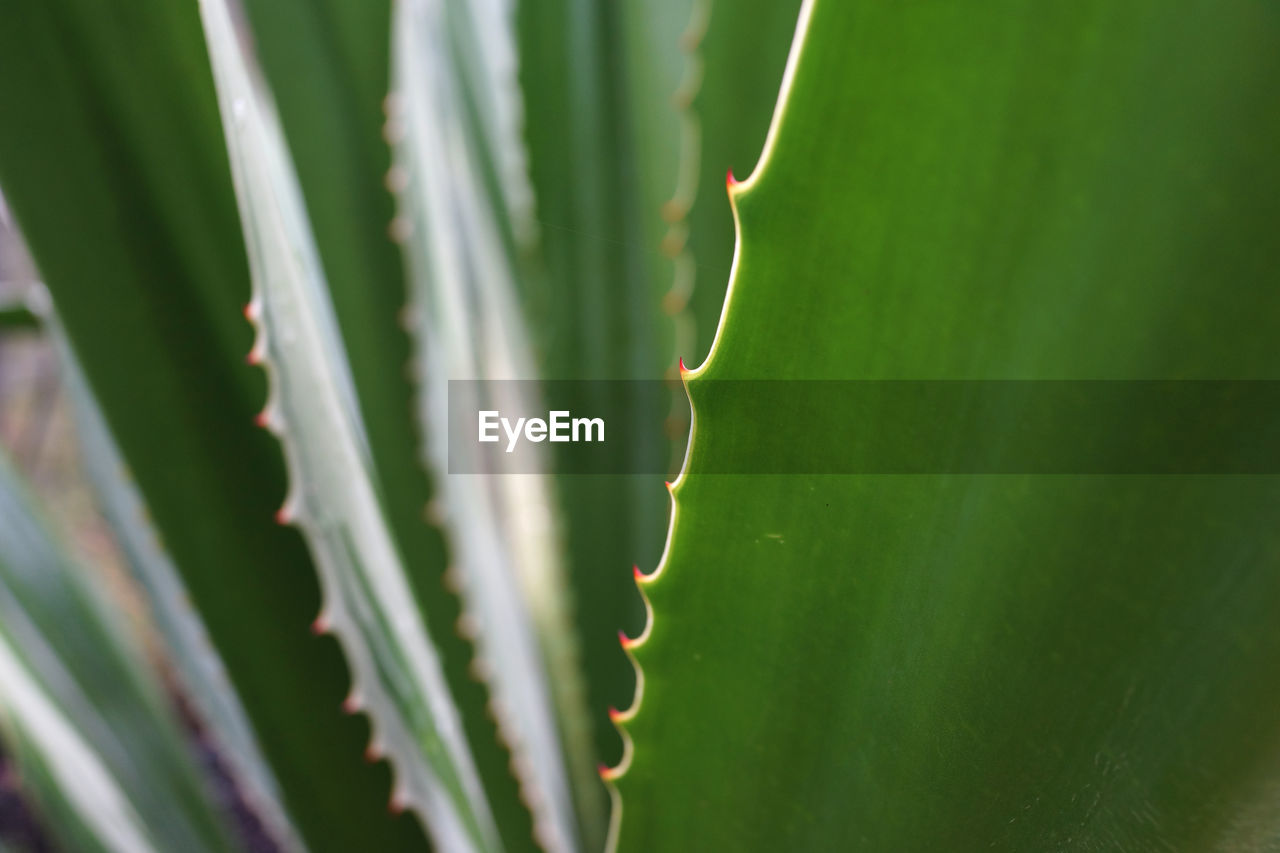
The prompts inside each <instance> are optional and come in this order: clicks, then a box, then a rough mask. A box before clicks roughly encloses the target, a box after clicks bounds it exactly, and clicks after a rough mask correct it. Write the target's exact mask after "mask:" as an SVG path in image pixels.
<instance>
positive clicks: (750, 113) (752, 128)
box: [669, 0, 800, 364]
mask: <svg viewBox="0 0 1280 853" xmlns="http://www.w3.org/2000/svg"><path fill="white" fill-rule="evenodd" d="M709 7H710V8H709V10H708V12H707V14H706V22H705V24H704V26H703V31H702V32H701V33H700V35H701V37H700V38H699V39H698V41H697V43H696V46H694V47H693V50H694V51H695V55H696V56H697V57H698V60H699V61H698V67H699V70H700V73H699V75H698V79H697V88H696V91H694V92H687V90H682V95H684V94H686V92H687V94H690V95H692V96H693V102H692V106H690V107H689V115H690V116H691V117H692V118H693V119H694V120H695V121H696V122H697V127H698V141H699V146H698V151H697V152H696V154H695V156H696V157H697V158H698V163H697V165H696V166H694V167H692V168H689V167H688V166H686V167H685V168H686V169H688V170H689V171H690V172H692V177H691V178H683V177H682V179H683V180H693V181H696V188H695V189H686V188H684V187H683V186H682V187H681V190H682V191H681V195H683V194H687V195H688V196H689V197H688V198H687V199H686V200H685V205H684V207H685V208H686V213H685V227H686V228H687V229H688V241H687V244H686V248H685V254H684V255H683V256H682V259H678V260H677V261H676V265H677V271H676V274H677V276H680V278H678V279H677V280H676V282H675V284H674V288H673V289H674V290H675V291H676V293H677V294H678V295H679V296H681V297H682V298H683V301H685V303H686V304H687V306H688V307H687V309H685V312H682V313H687V315H688V316H689V318H690V319H691V321H692V322H691V324H690V326H691V329H692V334H691V335H690V338H691V340H688V341H687V342H681V344H678V345H677V352H678V354H679V355H680V356H681V357H683V358H684V361H685V363H686V364H697V363H698V362H699V361H701V360H702V359H703V358H705V357H706V354H707V350H708V349H709V348H710V346H711V339H712V338H713V337H714V336H715V332H716V327H717V326H718V325H719V323H720V312H721V309H722V308H723V306H724V293H725V286H726V285H727V284H728V282H729V267H730V265H731V264H732V262H733V246H734V229H733V214H732V213H730V211H729V203H728V200H727V199H726V198H725V194H724V180H725V173H726V172H729V171H732V170H734V169H737V170H738V173H739V174H746V170H747V168H748V167H749V166H750V165H751V164H752V163H754V162H755V159H756V157H757V155H759V153H760V148H761V146H762V145H763V144H764V139H765V134H766V132H767V131H768V129H769V118H770V117H771V116H772V115H773V105H774V102H775V101H776V100H777V95H778V81H779V80H781V79H782V70H783V66H784V65H785V64H786V61H787V47H788V46H789V45H790V44H791V39H790V35H791V32H792V30H793V28H794V25H795V20H796V15H797V13H798V12H799V10H800V0H758V2H753V3H750V4H746V3H742V2H737V3H734V2H726V0H719V2H716V0H710V2H709ZM672 213H673V214H674V211H672ZM669 307H670V308H674V307H675V305H674V304H673V305H671V306H669ZM683 322H688V321H683Z"/></svg>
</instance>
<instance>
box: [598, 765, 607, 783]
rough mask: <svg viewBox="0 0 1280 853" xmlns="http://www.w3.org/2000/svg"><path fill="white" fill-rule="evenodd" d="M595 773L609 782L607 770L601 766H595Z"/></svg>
mask: <svg viewBox="0 0 1280 853" xmlns="http://www.w3.org/2000/svg"><path fill="white" fill-rule="evenodd" d="M596 772H597V773H599V774H600V778H601V779H603V780H605V781H606V782H608V781H609V768H608V767H607V766H605V765H603V764H597V765H596Z"/></svg>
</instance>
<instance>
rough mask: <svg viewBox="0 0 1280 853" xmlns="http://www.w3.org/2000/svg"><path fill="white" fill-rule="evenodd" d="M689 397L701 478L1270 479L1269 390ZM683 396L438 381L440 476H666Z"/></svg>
mask: <svg viewBox="0 0 1280 853" xmlns="http://www.w3.org/2000/svg"><path fill="white" fill-rule="evenodd" d="M504 386H511V387H504ZM515 386H520V387H519V388H517V387H515ZM517 391H519V393H516V392H517ZM689 393H690V397H691V400H692V403H693V407H694V409H695V410H696V412H697V423H696V429H697V442H696V447H695V454H694V457H693V458H692V459H691V460H690V463H691V468H692V470H694V471H697V472H701V473H708V474H1131V475H1143V474H1145V475H1179V474H1181V475H1209V474H1245V475H1265V474H1280V381H1261V380H1240V381H1217V380H1215V381H1197V380H1180V381H1162V380H1153V381H1146V380H1144V381H1077V380H1064V381H1024V380H1000V381H938V380H921V381H915V380H910V381H909V380H891V381H747V380H732V381H730V380H722V381H716V380H707V379H701V380H698V381H695V382H694V383H692V384H691V386H690V388H689ZM682 397H683V392H682V390H681V386H680V385H679V383H670V382H658V381H654V382H637V381H583V382H568V381H557V382H546V383H532V382H450V383H449V408H450V430H449V472H450V473H451V474H477V473H489V474H503V473H509V474H519V473H532V472H535V471H538V470H553V471H556V472H559V473H565V474H575V475H576V474H653V475H661V474H665V473H666V472H667V470H668V464H669V459H670V456H669V454H664V453H658V452H653V448H655V447H659V446H663V443H664V441H665V440H666V439H672V440H674V441H676V442H679V443H681V444H683V441H684V437H683V436H684V433H683V432H682V429H681V428H682V424H683V422H684V420H685V418H687V409H685V408H684V404H683V403H682V401H681V398H682ZM503 400H522V401H524V402H523V403H522V404H521V407H520V408H521V409H522V410H513V409H511V408H510V407H509V406H508V407H507V408H505V409H504V408H503V407H502V406H501V405H499V404H497V403H495V402H494V401H503ZM523 409H527V410H523ZM669 410H670V411H673V412H674V414H673V415H668V414H667V413H668V411H669ZM645 413H658V414H647V415H646V414H645Z"/></svg>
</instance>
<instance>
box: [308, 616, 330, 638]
mask: <svg viewBox="0 0 1280 853" xmlns="http://www.w3.org/2000/svg"><path fill="white" fill-rule="evenodd" d="M328 630H329V620H328V619H327V618H325V615H324V614H323V613H321V614H320V615H319V616H317V617H316V618H315V621H313V622H312V623H311V633H313V634H315V635H316V636H317V637H318V636H320V635H321V634H323V633H326V632H327V631H328Z"/></svg>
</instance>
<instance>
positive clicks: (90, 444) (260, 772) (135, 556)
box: [42, 296, 303, 850]
mask: <svg viewBox="0 0 1280 853" xmlns="http://www.w3.org/2000/svg"><path fill="white" fill-rule="evenodd" d="M45 299H46V300H47V296H46V297H45ZM42 314H43V319H42V322H43V323H44V328H45V330H46V332H47V333H48V334H49V335H50V336H51V337H52V339H53V342H54V345H55V347H56V349H57V351H58V357H59V362H60V367H61V376H62V381H63V389H64V393H65V394H66V396H67V400H68V402H69V403H70V405H71V412H72V417H73V418H74V420H75V431H76V439H77V444H78V447H79V458H80V460H81V463H82V464H83V466H84V471H85V476H86V477H87V478H88V480H89V482H90V484H91V485H92V487H93V490H94V496H95V500H96V503H97V505H98V508H99V510H100V511H101V513H102V516H103V518H104V519H105V520H106V522H107V524H108V525H109V526H110V528H111V534H112V537H113V539H114V540H115V542H116V544H117V546H118V547H119V548H120V550H121V551H122V553H123V555H124V557H125V562H126V565H127V566H128V568H129V571H130V574H131V575H132V577H133V578H134V580H135V581H137V583H138V587H139V589H140V590H141V591H142V592H143V594H144V595H145V596H146V601H147V605H148V614H149V616H150V618H151V619H152V620H153V621H154V623H155V626H156V629H157V631H158V632H159V634H160V637H161V638H162V639H163V643H164V652H165V655H166V658H167V660H169V661H171V662H172V664H173V667H174V670H175V672H176V675H177V677H178V680H179V682H180V683H181V689H182V692H183V694H184V696H186V697H188V698H189V699H190V701H191V703H192V704H193V705H194V706H195V707H196V709H197V716H198V717H199V719H200V722H201V724H202V725H203V726H206V727H207V728H208V729H209V731H210V732H211V733H212V739H213V741H214V742H215V743H216V744H217V747H218V749H219V753H220V755H221V756H222V757H223V758H224V759H225V760H226V761H227V762H228V763H229V764H230V766H231V767H232V768H233V776H234V779H235V782H236V784H237V785H238V786H239V787H240V789H241V790H242V791H243V793H244V795H245V797H246V798H247V800H248V801H249V803H250V804H251V805H252V807H253V809H254V812H255V815H256V816H258V817H260V818H261V819H262V820H263V821H264V823H265V824H266V825H267V827H269V834H270V835H271V836H272V838H273V839H274V840H275V841H276V842H277V843H278V844H280V845H282V847H284V849H287V850H298V849H302V846H303V845H302V841H301V839H300V838H299V837H298V832H297V829H296V828H295V827H294V826H293V823H292V820H291V819H290V818H289V816H288V814H287V811H286V809H285V807H284V804H283V802H282V801H281V798H280V790H279V783H278V782H277V781H276V779H275V775H274V774H273V773H272V771H271V768H270V766H269V765H268V764H267V761H266V758H265V757H264V756H263V755H262V752H261V749H260V747H259V746H258V742H257V738H256V737H255V735H254V733H253V728H252V726H251V725H250V723H249V719H248V717H247V715H246V714H245V710H244V707H243V706H242V705H241V702H240V697H239V696H237V695H236V692H235V688H234V687H233V686H232V685H231V682H230V681H229V680H228V678H227V673H226V670H225V668H224V666H223V663H222V660H221V658H219V657H218V653H217V652H216V651H215V650H214V648H213V646H212V644H211V643H210V641H209V636H208V632H207V631H206V629H205V626H204V623H203V622H202V621H201V619H200V616H199V614H198V613H196V612H195V610H193V609H192V607H191V601H190V597H189V595H188V593H187V590H186V587H185V585H184V584H183V582H182V576H181V575H180V574H179V573H178V569H177V567H176V566H174V565H173V563H172V561H170V559H169V557H168V555H167V554H166V553H165V552H164V550H163V548H162V547H161V545H160V541H159V539H157V537H156V533H155V530H154V529H153V527H152V526H151V521H150V516H149V515H148V513H147V508H146V505H145V504H144V503H143V502H142V497H141V495H139V494H138V490H137V487H136V486H135V485H134V483H133V480H132V477H131V475H130V474H129V469H128V466H127V465H126V464H125V462H124V459H123V458H122V457H121V455H120V450H119V448H117V447H116V444H115V440H114V439H113V438H112V437H111V433H110V430H109V429H108V428H107V424H106V422H105V421H104V420H103V417H102V412H101V410H100V409H99V407H98V404H97V401H96V400H94V399H93V394H92V392H91V391H90V390H89V385H88V383H87V381H86V380H85V377H84V371H83V369H82V368H81V367H80V364H79V362H78V361H77V360H76V357H75V353H74V352H72V349H71V343H70V341H68V340H67V338H66V334H65V332H64V331H63V330H62V328H61V325H60V324H59V323H58V321H57V317H56V316H55V315H54V313H53V311H52V308H51V307H46V308H44V309H43V310H42Z"/></svg>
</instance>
